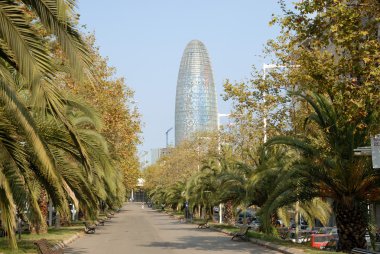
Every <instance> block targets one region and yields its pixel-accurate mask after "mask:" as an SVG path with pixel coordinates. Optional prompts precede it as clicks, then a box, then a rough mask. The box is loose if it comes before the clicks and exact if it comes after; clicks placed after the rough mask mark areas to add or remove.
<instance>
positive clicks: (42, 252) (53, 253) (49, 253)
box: [34, 239, 63, 254]
mask: <svg viewBox="0 0 380 254" xmlns="http://www.w3.org/2000/svg"><path fill="white" fill-rule="evenodd" d="M34 244H35V245H36V246H37V251H38V253H39V254H62V253H63V249H57V250H54V249H53V248H51V247H50V246H49V243H48V241H47V240H46V239H40V240H38V241H35V242H34Z"/></svg>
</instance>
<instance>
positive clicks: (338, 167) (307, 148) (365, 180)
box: [264, 94, 380, 251]
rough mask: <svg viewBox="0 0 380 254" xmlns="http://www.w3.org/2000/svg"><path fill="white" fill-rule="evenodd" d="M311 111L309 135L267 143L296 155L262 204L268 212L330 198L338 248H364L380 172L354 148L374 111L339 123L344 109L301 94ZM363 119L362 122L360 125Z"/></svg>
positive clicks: (322, 98) (372, 120)
mask: <svg viewBox="0 0 380 254" xmlns="http://www.w3.org/2000/svg"><path fill="white" fill-rule="evenodd" d="M300 96H301V97H302V98H303V99H304V100H305V101H307V103H308V104H309V105H310V106H311V108H312V109H313V112H312V113H311V114H310V115H309V117H308V118H307V119H306V124H307V125H306V126H307V127H308V131H307V134H308V135H307V136H304V137H287V136H280V137H275V138H273V139H271V140H270V141H268V143H267V146H273V145H286V146H288V147H292V148H294V151H296V152H297V153H298V155H299V156H298V158H297V160H296V161H295V162H294V163H293V165H292V168H291V170H289V171H288V172H287V173H286V174H284V175H283V181H282V182H281V183H280V184H279V185H278V186H277V187H276V188H275V190H274V191H273V193H272V194H271V196H270V197H269V199H268V202H266V204H265V208H264V209H265V210H266V212H270V211H273V210H275V209H277V208H278V207H281V206H283V205H285V204H287V203H291V202H296V201H297V200H301V201H302V200H311V199H313V198H314V197H322V198H330V199H331V200H333V211H334V213H335V216H336V223H337V227H338V234H339V239H340V243H341V244H340V249H341V250H344V251H350V250H351V249H352V248H354V247H359V248H363V247H364V246H365V244H366V241H365V238H364V235H365V231H366V229H367V227H368V210H367V205H368V204H370V203H371V202H375V201H378V200H379V199H380V195H379V194H380V181H379V180H380V173H379V172H378V171H375V170H373V169H372V168H371V166H370V161H369V160H368V159H366V158H362V157H354V152H353V150H354V149H355V148H356V147H358V146H363V145H365V144H367V143H368V140H369V137H370V133H369V132H370V127H371V126H372V125H373V123H375V122H376V113H377V112H376V111H375V110H371V109H368V112H367V115H366V116H363V118H362V119H358V120H352V121H351V122H342V121H341V118H340V117H341V116H342V115H343V113H342V112H341V111H340V110H339V108H338V107H336V106H334V104H333V103H332V102H331V101H330V100H329V99H327V98H326V97H325V96H323V95H320V94H307V95H300ZM363 122H364V123H365V124H366V126H364V127H363Z"/></svg>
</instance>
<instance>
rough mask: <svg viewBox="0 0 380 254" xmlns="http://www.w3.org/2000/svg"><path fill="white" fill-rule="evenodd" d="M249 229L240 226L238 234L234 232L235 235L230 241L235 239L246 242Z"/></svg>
mask: <svg viewBox="0 0 380 254" xmlns="http://www.w3.org/2000/svg"><path fill="white" fill-rule="evenodd" d="M250 228H251V227H250V226H248V225H243V226H241V227H240V230H239V232H236V233H235V234H234V235H233V236H232V238H231V240H234V239H235V238H240V239H241V240H243V241H247V240H248V236H247V234H248V230H249V229H250Z"/></svg>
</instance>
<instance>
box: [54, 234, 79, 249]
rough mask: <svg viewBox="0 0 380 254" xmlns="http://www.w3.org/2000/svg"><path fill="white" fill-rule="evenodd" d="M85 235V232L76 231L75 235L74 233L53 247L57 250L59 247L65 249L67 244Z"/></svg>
mask: <svg viewBox="0 0 380 254" xmlns="http://www.w3.org/2000/svg"><path fill="white" fill-rule="evenodd" d="M83 235H84V232H78V233H75V234H74V235H72V236H71V237H69V238H67V239H65V240H63V241H60V242H58V243H56V244H55V245H54V247H53V249H55V250H57V249H63V248H65V247H66V246H67V245H69V244H70V243H72V242H74V241H75V240H76V239H78V238H80V237H82V236H83Z"/></svg>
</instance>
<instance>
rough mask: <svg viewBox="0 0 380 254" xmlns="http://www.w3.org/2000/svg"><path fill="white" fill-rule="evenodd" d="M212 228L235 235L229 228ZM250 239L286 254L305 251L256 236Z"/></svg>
mask: <svg viewBox="0 0 380 254" xmlns="http://www.w3.org/2000/svg"><path fill="white" fill-rule="evenodd" d="M210 229H211V230H214V231H218V232H222V233H224V234H226V235H229V236H232V235H233V234H232V233H231V232H229V231H227V230H224V229H219V228H215V227H213V226H211V227H210ZM249 241H250V242H251V243H253V244H257V245H260V246H263V247H265V248H267V249H271V250H275V251H278V252H281V253H284V254H303V253H305V252H304V251H303V250H301V249H297V248H290V247H285V246H282V245H278V244H274V243H271V242H267V241H263V240H260V239H256V238H249Z"/></svg>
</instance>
